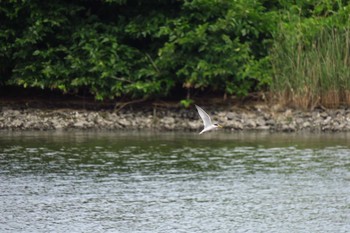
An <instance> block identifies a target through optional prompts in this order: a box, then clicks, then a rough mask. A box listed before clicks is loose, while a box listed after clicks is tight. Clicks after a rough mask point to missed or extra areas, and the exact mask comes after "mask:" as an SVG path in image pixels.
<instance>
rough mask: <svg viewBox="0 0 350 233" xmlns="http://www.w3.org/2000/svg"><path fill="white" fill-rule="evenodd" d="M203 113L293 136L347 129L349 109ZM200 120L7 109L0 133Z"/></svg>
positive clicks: (170, 125) (173, 114)
mask: <svg viewBox="0 0 350 233" xmlns="http://www.w3.org/2000/svg"><path fill="white" fill-rule="evenodd" d="M203 108H204V109H206V110H207V112H208V113H209V114H210V115H211V116H212V118H213V121H214V122H218V123H219V124H221V125H223V126H224V129H226V130H238V131H240V130H257V131H258V130H259V131H262V130H265V131H283V132H294V131H301V130H307V131H312V132H322V131H350V110H348V109H332V110H330V109H316V110H313V111H300V110H293V109H283V110H278V111H277V110H273V108H271V107H267V106H264V107H262V108H259V107H254V108H251V109H250V110H247V109H232V108H224V107H221V108H219V109H215V110H214V109H213V108H211V107H205V106H203ZM202 127H203V126H202V121H201V119H200V118H199V116H198V114H197V111H196V110H195V108H190V109H183V108H160V109H156V108H152V107H149V108H148V109H147V108H144V109H140V110H135V108H133V109H131V108H130V109H126V108H125V109H122V110H121V111H119V112H113V111H107V110H101V111H90V110H74V109H34V108H24V109H13V108H10V107H2V108H0V130H68V129H82V130H87V129H108V130H128V129H131V130H137V129H140V130H143V129H146V130H164V131H173V130H182V131H195V130H201V129H202Z"/></svg>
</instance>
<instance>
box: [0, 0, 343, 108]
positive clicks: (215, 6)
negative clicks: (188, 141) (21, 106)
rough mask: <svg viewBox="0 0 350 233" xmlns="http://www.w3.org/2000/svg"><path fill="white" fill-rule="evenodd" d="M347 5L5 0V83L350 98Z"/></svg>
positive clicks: (0, 81)
mask: <svg viewBox="0 0 350 233" xmlns="http://www.w3.org/2000/svg"><path fill="white" fill-rule="evenodd" d="M349 13H350V12H349V4H348V3H347V1H341V0H338V1H335V0H321V1H316V0H311V1H310V0H304V1H287V0H274V1H267V0H231V1H229V0H219V1H213V0H192V1H190V0H186V1H178V0H163V1H160V0H149V1H140V0H100V1H83V0H80V1H79V0H78V1H52V0H49V1H38V0H33V1H25V0H10V1H1V2H0V17H1V19H2V23H1V25H0V64H1V66H0V85H3V86H4V85H5V86H6V85H15V86H23V87H39V88H42V89H52V90H60V91H62V92H64V93H67V92H68V93H76V92H78V91H81V90H85V91H87V92H89V93H91V94H92V95H93V96H94V97H95V98H96V99H99V100H103V99H114V98H118V97H121V96H127V97H128V98H131V99H133V98H134V99H135V98H156V97H164V96H169V95H170V94H172V95H173V94H174V90H177V89H180V88H182V89H185V90H187V98H190V97H191V95H190V94H191V92H193V90H206V91H212V92H218V93H222V94H229V95H238V96H244V95H247V94H248V93H249V92H253V91H261V90H263V91H269V90H272V91H273V93H274V94H276V95H275V96H278V97H281V96H282V97H283V98H284V99H285V100H286V102H290V101H292V102H293V103H294V104H295V105H302V106H305V107H312V106H314V105H315V104H318V103H320V100H324V101H322V103H323V104H325V102H326V101H325V99H327V98H328V97H327V95H330V96H334V95H333V94H331V93H339V98H343V97H344V96H346V98H349V101H348V102H346V103H348V104H350V97H349V96H348V93H350V89H349V81H348V77H349V75H348V73H349V71H348V69H347V67H348V62H349V61H348V56H349V54H348V52H349V51H348V50H349V27H348V26H349ZM179 98H183V99H184V98H186V96H179ZM329 98H331V97H329ZM332 98H336V97H332ZM337 98H338V97H337ZM339 102H341V101H339ZM343 102H344V101H343ZM188 103H191V101H187V102H184V104H188Z"/></svg>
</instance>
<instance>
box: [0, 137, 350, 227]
mask: <svg viewBox="0 0 350 233" xmlns="http://www.w3.org/2000/svg"><path fill="white" fill-rule="evenodd" d="M349 139H350V135H349V134H345V133H341V134H302V133H299V134H269V133H218V132H213V133H210V134H204V135H200V136H199V135H197V134H196V133H185V134H183V133H140V132H118V133H117V132H25V133H11V132H2V133H0V210H1V212H0V232H349V229H350V146H349V145H350V144H349V143H348V142H349Z"/></svg>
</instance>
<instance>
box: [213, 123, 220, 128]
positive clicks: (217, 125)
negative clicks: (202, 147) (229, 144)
mask: <svg viewBox="0 0 350 233" xmlns="http://www.w3.org/2000/svg"><path fill="white" fill-rule="evenodd" d="M214 126H215V127H216V128H222V126H221V125H219V124H214Z"/></svg>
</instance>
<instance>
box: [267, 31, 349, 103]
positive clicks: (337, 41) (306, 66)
mask: <svg viewBox="0 0 350 233" xmlns="http://www.w3.org/2000/svg"><path fill="white" fill-rule="evenodd" d="M304 32H305V33H307V32H306V31H304ZM349 43H350V28H343V29H337V28H328V27H324V26H323V27H320V29H317V31H316V32H315V33H313V35H312V36H311V37H310V36H309V35H304V34H303V33H300V31H299V33H296V34H292V33H285V34H284V33H283V30H281V35H279V36H278V37H276V38H275V41H274V46H273V48H272V50H271V61H272V67H273V82H272V86H271V91H272V93H273V95H274V96H275V97H278V100H279V101H282V102H283V103H285V104H289V105H293V106H297V107H301V108H304V109H310V108H314V107H315V106H317V105H322V106H324V107H329V108H334V107H338V106H340V105H346V106H350V54H349V53H350V51H349V49H350V48H349V47H350V44H349Z"/></svg>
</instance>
